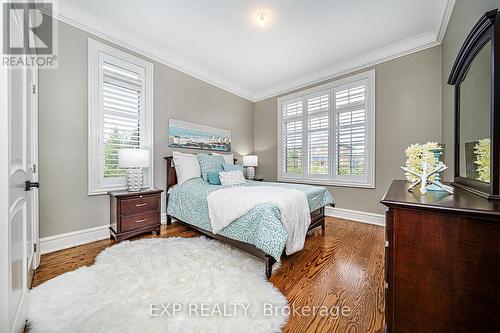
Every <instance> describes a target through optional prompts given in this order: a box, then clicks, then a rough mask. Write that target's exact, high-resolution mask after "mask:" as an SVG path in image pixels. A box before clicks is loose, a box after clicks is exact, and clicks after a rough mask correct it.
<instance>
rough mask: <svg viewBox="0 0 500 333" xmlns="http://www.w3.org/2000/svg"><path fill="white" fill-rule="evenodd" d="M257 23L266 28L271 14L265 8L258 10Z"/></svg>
mask: <svg viewBox="0 0 500 333" xmlns="http://www.w3.org/2000/svg"><path fill="white" fill-rule="evenodd" d="M256 18H257V25H258V26H259V27H261V28H264V27H265V26H266V25H267V23H268V22H269V14H268V13H267V12H265V11H263V10H260V11H258V12H257V15H256Z"/></svg>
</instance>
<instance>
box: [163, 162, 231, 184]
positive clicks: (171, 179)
mask: <svg viewBox="0 0 500 333" xmlns="http://www.w3.org/2000/svg"><path fill="white" fill-rule="evenodd" d="M164 159H165V160H166V161H167V167H166V172H167V189H166V190H167V191H168V189H169V188H171V187H172V186H174V185H175V184H177V172H176V171H175V166H174V158H173V156H166V157H164ZM237 160H238V159H236V158H235V159H234V163H236V161H237Z"/></svg>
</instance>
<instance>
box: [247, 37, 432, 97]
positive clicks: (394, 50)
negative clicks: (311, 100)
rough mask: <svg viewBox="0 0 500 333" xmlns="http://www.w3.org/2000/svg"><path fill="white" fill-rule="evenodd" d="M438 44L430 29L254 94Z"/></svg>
mask: <svg viewBox="0 0 500 333" xmlns="http://www.w3.org/2000/svg"><path fill="white" fill-rule="evenodd" d="M436 45H439V42H438V41H437V36H436V34H435V33H433V32H430V31H429V32H426V33H423V34H421V35H418V36H415V37H412V38H409V39H406V40H404V41H401V42H398V43H395V44H392V45H390V46H387V47H384V48H381V49H378V50H375V51H372V52H368V53H366V54H364V55H361V56H359V57H356V58H352V59H349V60H347V61H343V62H340V63H337V64H335V65H332V66H328V67H325V68H322V69H320V70H318V71H315V72H312V73H309V74H307V75H304V76H301V77H299V78H297V79H294V80H291V81H288V82H287V83H285V84H282V85H279V86H274V87H271V88H270V89H267V90H263V91H259V92H258V93H256V94H255V95H254V98H255V99H256V100H257V101H260V100H264V99H266V98H270V97H275V96H279V95H282V94H284V93H287V92H290V91H292V90H296V89H301V88H305V87H308V86H310V85H313V84H316V83H319V82H323V81H326V80H331V79H333V78H336V77H338V76H341V75H345V74H349V73H352V72H355V71H358V70H362V69H366V68H368V67H371V66H374V65H377V64H380V63H383V62H386V61H389V60H392V59H396V58H399V57H403V56H405V55H408V54H411V53H415V52H418V51H422V50H424V49H427V48H430V47H433V46H436Z"/></svg>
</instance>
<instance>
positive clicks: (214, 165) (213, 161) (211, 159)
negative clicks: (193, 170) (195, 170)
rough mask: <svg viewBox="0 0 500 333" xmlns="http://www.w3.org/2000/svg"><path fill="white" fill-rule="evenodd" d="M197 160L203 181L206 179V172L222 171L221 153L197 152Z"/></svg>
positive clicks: (222, 159)
mask: <svg viewBox="0 0 500 333" xmlns="http://www.w3.org/2000/svg"><path fill="white" fill-rule="evenodd" d="M198 162H200V169H201V176H202V177H203V180H204V181H208V176H207V173H209V172H220V171H222V164H224V157H222V156H221V155H208V154H198Z"/></svg>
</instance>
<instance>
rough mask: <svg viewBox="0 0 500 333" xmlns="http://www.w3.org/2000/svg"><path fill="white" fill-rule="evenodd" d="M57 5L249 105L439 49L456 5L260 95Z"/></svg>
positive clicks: (77, 21)
mask: <svg viewBox="0 0 500 333" xmlns="http://www.w3.org/2000/svg"><path fill="white" fill-rule="evenodd" d="M54 3H55V6H54V14H53V16H54V17H55V18H56V19H58V20H60V21H62V22H64V23H67V24H70V25H72V26H74V27H77V28H79V29H81V30H84V31H86V32H89V33H91V34H93V35H95V36H97V37H99V38H102V39H104V40H107V41H109V42H112V43H114V44H116V45H118V46H121V47H124V48H126V49H128V50H130V51H132V52H135V53H137V54H140V55H143V56H145V57H147V58H149V59H151V60H154V61H157V62H159V63H162V64H164V65H166V66H169V67H171V68H174V69H176V70H178V71H180V72H183V73H185V74H187V75H189V76H192V77H194V78H197V79H199V80H201V81H204V82H206V83H208V84H211V85H213V86H216V87H218V88H220V89H223V90H225V91H228V92H230V93H232V94H235V95H237V96H240V97H242V98H245V99H247V100H249V101H252V102H257V101H260V100H263V99H266V98H270V97H275V96H279V95H281V94H284V93H287V92H289V91H292V90H295V89H300V88H304V87H307V86H310V85H313V84H315V83H319V82H322V81H325V80H329V79H333V78H335V77H338V76H341V75H344V74H348V73H351V72H355V71H358V70H362V69H365V68H368V67H370V66H374V65H377V64H380V63H382V62H386V61H388V60H392V59H395V58H399V57H402V56H405V55H408V54H411V53H414V52H418V51H422V50H424V49H427V48H430V47H433V46H436V45H440V44H441V42H442V40H443V37H444V34H445V32H446V28H447V26H448V22H449V20H450V17H451V13H452V11H453V7H454V5H455V0H442V1H436V4H435V6H434V10H433V11H434V13H433V17H432V20H431V26H430V30H429V31H427V32H425V33H423V34H420V35H417V36H415V37H412V38H409V39H406V40H403V41H400V42H397V43H394V44H392V45H389V46H387V47H383V48H381V49H378V50H375V51H371V52H368V53H366V54H364V55H361V56H358V57H356V58H353V59H349V60H346V61H343V62H340V63H337V64H334V65H331V66H328V67H325V68H322V69H320V70H317V71H314V72H312V73H309V74H307V75H303V76H300V77H297V78H295V79H293V80H290V81H288V82H286V83H283V84H278V85H275V86H272V87H269V88H267V89H264V90H260V91H252V90H250V89H247V88H245V87H242V86H240V85H238V84H237V83H235V82H233V81H231V80H229V79H227V78H225V77H222V76H220V75H217V74H215V73H213V72H210V71H208V70H206V69H204V68H202V67H201V66H199V65H197V64H195V63H193V62H191V61H189V60H187V59H185V58H183V57H180V56H178V55H176V54H174V53H173V52H171V51H169V50H166V49H164V48H161V47H159V46H158V45H156V44H155V43H151V42H148V41H147V40H145V39H144V38H141V37H139V36H137V35H135V34H132V33H130V32H128V31H126V30H124V29H122V28H119V27H117V26H115V25H113V24H110V23H108V22H106V21H105V20H102V19H100V18H98V17H96V16H94V15H92V14H90V13H88V12H87V11H84V10H82V9H80V8H78V7H76V6H74V5H72V4H69V3H68V2H66V1H64V0H54Z"/></svg>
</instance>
